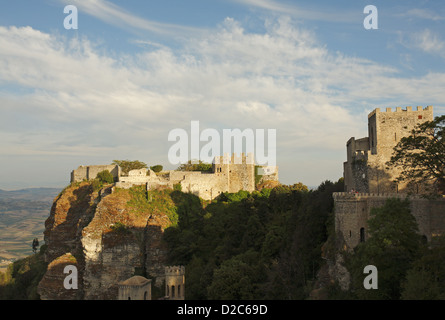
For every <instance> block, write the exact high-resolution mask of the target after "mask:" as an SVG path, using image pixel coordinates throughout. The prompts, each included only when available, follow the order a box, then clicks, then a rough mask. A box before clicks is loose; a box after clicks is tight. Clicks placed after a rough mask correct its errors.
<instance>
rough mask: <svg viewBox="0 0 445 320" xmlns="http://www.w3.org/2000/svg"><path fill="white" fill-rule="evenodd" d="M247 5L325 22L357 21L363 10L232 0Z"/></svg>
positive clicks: (260, 0) (263, 0)
mask: <svg viewBox="0 0 445 320" xmlns="http://www.w3.org/2000/svg"><path fill="white" fill-rule="evenodd" d="M231 1H234V2H237V3H240V4H244V5H246V6H250V7H255V8H261V9H265V10H268V11H271V12H275V13H278V14H286V15H291V16H292V17H294V18H298V19H301V20H316V21H323V22H343V23H357V21H360V19H362V16H361V15H360V14H361V12H350V11H349V10H343V11H341V12H339V11H338V10H331V11H329V9H326V10H320V9H313V8H309V7H304V6H301V5H298V4H297V5H295V4H292V5H289V4H284V3H279V2H277V1H273V0H231Z"/></svg>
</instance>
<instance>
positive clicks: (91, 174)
mask: <svg viewBox="0 0 445 320" xmlns="http://www.w3.org/2000/svg"><path fill="white" fill-rule="evenodd" d="M105 170H108V171H109V172H110V173H111V174H112V175H113V177H114V179H115V181H117V180H118V178H119V176H120V175H121V169H120V167H119V166H118V165H115V164H110V165H92V166H79V167H78V168H77V169H75V170H73V171H72V172H71V180H70V181H71V183H73V182H80V181H83V180H91V179H95V178H96V177H97V174H98V173H99V172H101V171H105Z"/></svg>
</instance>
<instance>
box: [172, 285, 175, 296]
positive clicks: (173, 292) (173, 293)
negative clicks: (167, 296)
mask: <svg viewBox="0 0 445 320" xmlns="http://www.w3.org/2000/svg"><path fill="white" fill-rule="evenodd" d="M174 297H175V286H172V298H174Z"/></svg>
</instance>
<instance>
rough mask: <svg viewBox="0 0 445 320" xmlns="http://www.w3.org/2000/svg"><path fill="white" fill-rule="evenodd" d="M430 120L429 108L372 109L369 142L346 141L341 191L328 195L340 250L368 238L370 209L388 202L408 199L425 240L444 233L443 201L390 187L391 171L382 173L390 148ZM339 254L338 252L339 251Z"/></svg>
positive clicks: (394, 172)
mask: <svg viewBox="0 0 445 320" xmlns="http://www.w3.org/2000/svg"><path fill="white" fill-rule="evenodd" d="M432 120H433V107H431V106H428V107H426V108H425V109H423V108H422V107H417V110H412V108H411V107H406V109H405V110H402V108H400V107H398V108H396V111H395V112H392V111H391V109H390V108H387V109H386V112H381V111H380V109H378V108H377V109H375V110H374V111H372V112H371V113H370V114H369V115H368V132H369V137H365V138H361V139H355V138H354V137H352V138H350V139H349V140H348V142H347V144H346V146H347V147H346V148H347V161H346V162H345V163H344V172H343V176H344V181H345V191H346V192H338V193H334V194H333V198H334V205H335V231H336V234H337V236H340V238H341V239H342V240H343V241H342V243H343V248H341V249H344V250H352V249H353V248H354V247H355V246H356V245H357V244H359V243H360V242H362V241H366V239H367V237H368V227H367V221H368V219H369V218H370V212H371V209H372V208H374V207H381V206H383V205H384V203H385V201H386V200H387V199H388V198H390V197H398V198H405V197H409V200H410V203H411V208H410V209H411V213H412V214H413V216H414V217H415V218H416V221H417V223H418V226H419V232H420V234H421V235H423V236H425V238H426V239H427V240H428V241H431V240H432V239H433V238H434V237H436V236H439V235H441V234H444V232H445V198H444V197H441V198H438V199H435V200H428V199H426V198H424V197H422V196H421V195H419V194H417V193H420V192H419V191H421V190H423V187H424V186H416V188H414V189H413V188H412V187H411V186H408V185H407V184H402V183H396V182H394V180H395V178H396V177H397V176H398V173H399V172H398V171H397V170H396V169H390V168H387V166H386V162H387V161H389V160H390V158H391V155H392V152H393V148H394V147H395V146H396V144H397V143H398V142H399V141H400V139H401V138H402V137H404V136H408V135H409V134H410V133H411V130H412V129H414V127H415V126H416V125H418V124H420V123H422V122H425V121H432ZM339 249H340V248H339Z"/></svg>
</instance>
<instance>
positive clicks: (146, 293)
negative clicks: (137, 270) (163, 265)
mask: <svg viewBox="0 0 445 320" xmlns="http://www.w3.org/2000/svg"><path fill="white" fill-rule="evenodd" d="M147 295H148V292H147V291H145V292H144V300H147Z"/></svg>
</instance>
